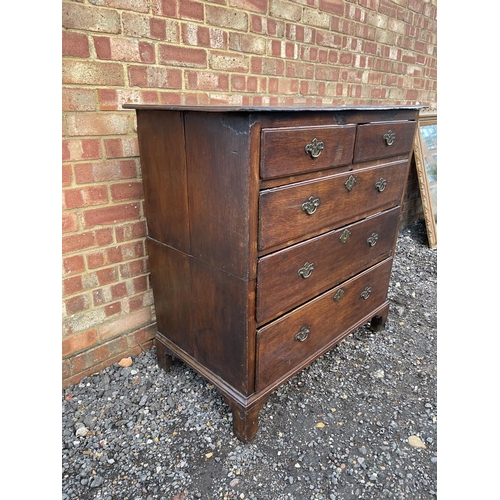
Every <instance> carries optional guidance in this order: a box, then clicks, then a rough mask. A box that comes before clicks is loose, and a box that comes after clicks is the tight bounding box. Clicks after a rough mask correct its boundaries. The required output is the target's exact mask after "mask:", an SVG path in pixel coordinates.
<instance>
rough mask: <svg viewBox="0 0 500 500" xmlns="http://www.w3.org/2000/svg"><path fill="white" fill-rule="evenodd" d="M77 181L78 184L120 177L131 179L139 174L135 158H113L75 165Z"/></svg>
mask: <svg viewBox="0 0 500 500" xmlns="http://www.w3.org/2000/svg"><path fill="white" fill-rule="evenodd" d="M74 172H75V181H76V183H77V184H89V183H92V182H106V181H112V180H120V179H131V178H133V177H136V176H137V167H136V164H135V161H134V160H112V161H103V162H98V163H80V164H78V165H75V167H74Z"/></svg>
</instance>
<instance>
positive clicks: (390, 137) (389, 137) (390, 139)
mask: <svg viewBox="0 0 500 500" xmlns="http://www.w3.org/2000/svg"><path fill="white" fill-rule="evenodd" d="M383 138H384V141H385V144H386V146H392V144H393V143H394V141H395V139H396V134H395V133H394V132H393V131H392V130H389V132H387V133H386V134H384V135H383Z"/></svg>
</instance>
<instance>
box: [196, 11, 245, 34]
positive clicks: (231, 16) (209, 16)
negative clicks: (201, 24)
mask: <svg viewBox="0 0 500 500" xmlns="http://www.w3.org/2000/svg"><path fill="white" fill-rule="evenodd" d="M205 15H206V22H207V23H208V24H211V25H213V26H220V27H222V28H230V29H234V30H240V31H246V30H247V28H248V14H246V13H245V12H240V11H237V10H233V9H226V8H224V7H218V6H215V5H207V6H206V12H205Z"/></svg>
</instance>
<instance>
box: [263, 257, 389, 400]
mask: <svg viewBox="0 0 500 500" xmlns="http://www.w3.org/2000/svg"><path fill="white" fill-rule="evenodd" d="M391 268H392V258H389V259H387V260H385V261H383V262H381V263H380V264H377V265H375V266H373V267H371V268H370V269H368V270H367V271H365V272H363V273H361V274H359V275H357V276H355V277H354V278H352V279H350V280H348V281H345V282H344V283H342V284H341V285H339V286H337V287H335V288H333V289H331V290H330V291H328V292H326V293H324V294H323V295H320V296H319V297H316V298H315V299H313V300H312V301H311V302H308V303H307V304H304V305H303V306H301V307H299V308H297V309H295V310H293V311H292V312H290V313H288V314H286V315H284V316H282V317H281V318H279V319H277V320H276V321H274V322H272V323H270V324H269V325H266V326H264V327H263V328H261V329H259V330H257V370H256V389H257V391H260V390H263V389H265V388H266V387H267V386H268V385H269V384H271V383H273V382H275V381H277V380H278V379H280V378H282V377H284V376H285V375H287V374H288V373H292V372H294V371H296V370H298V369H299V368H300V367H302V366H303V365H304V363H306V364H307V359H308V358H311V359H310V360H311V361H312V360H313V359H314V357H315V354H316V353H317V354H318V355H319V354H321V352H322V350H323V347H324V346H326V345H327V344H329V343H331V342H333V341H335V339H339V340H340V339H341V338H342V337H343V334H344V333H345V332H346V331H348V330H349V329H350V328H352V327H354V326H355V325H356V324H357V323H358V322H359V321H360V320H361V319H363V318H365V317H368V318H369V315H370V314H371V312H372V311H375V310H376V309H377V308H378V307H380V306H381V305H382V304H383V303H384V302H385V300H386V297H387V289H388V286H389V280H390V276H391Z"/></svg>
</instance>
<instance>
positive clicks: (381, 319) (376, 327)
mask: <svg viewBox="0 0 500 500" xmlns="http://www.w3.org/2000/svg"><path fill="white" fill-rule="evenodd" d="M388 315H389V304H387V305H386V306H385V307H384V308H383V309H382V310H381V311H380V312H379V313H378V314H377V315H376V316H373V318H372V319H371V321H370V329H371V330H372V331H374V332H380V331H381V330H383V329H384V327H385V323H386V321H387V316H388Z"/></svg>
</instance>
